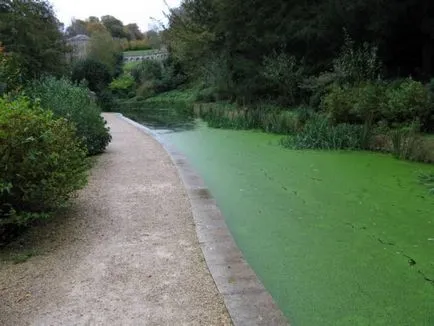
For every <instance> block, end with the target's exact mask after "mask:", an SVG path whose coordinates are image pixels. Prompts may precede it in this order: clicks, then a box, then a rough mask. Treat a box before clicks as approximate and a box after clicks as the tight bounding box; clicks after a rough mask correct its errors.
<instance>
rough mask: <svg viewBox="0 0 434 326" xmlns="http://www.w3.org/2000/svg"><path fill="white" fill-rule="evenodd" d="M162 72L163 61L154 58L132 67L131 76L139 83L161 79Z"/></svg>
mask: <svg viewBox="0 0 434 326" xmlns="http://www.w3.org/2000/svg"><path fill="white" fill-rule="evenodd" d="M162 74H163V72H162V65H161V63H159V62H157V61H152V60H147V61H142V62H141V63H140V64H138V65H137V66H134V67H133V68H132V69H131V76H133V78H134V80H135V81H136V83H137V84H142V83H145V82H149V81H154V80H158V79H161V77H162Z"/></svg>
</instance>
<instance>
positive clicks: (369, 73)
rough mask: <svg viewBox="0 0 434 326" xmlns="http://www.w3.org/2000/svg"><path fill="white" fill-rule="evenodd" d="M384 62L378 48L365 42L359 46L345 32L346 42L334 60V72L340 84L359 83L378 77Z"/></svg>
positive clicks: (336, 80)
mask: <svg viewBox="0 0 434 326" xmlns="http://www.w3.org/2000/svg"><path fill="white" fill-rule="evenodd" d="M381 68H382V63H381V62H380V59H379V57H378V48H377V47H376V46H372V45H370V44H368V43H363V45H362V46H361V47H359V48H357V47H356V46H355V42H354V41H353V40H352V39H351V37H350V36H349V35H348V33H346V32H345V43H344V45H343V46H342V49H341V53H340V54H339V56H338V57H337V58H336V59H334V60H333V73H334V75H335V82H337V83H338V84H341V85H342V84H350V85H354V84H359V83H361V82H364V81H372V80H375V79H378V78H379V77H380V74H381Z"/></svg>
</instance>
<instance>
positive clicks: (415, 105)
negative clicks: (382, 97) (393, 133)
mask: <svg viewBox="0 0 434 326" xmlns="http://www.w3.org/2000/svg"><path fill="white" fill-rule="evenodd" d="M386 95H387V111H386V112H384V117H385V119H387V121H389V122H391V123H411V122H412V121H413V120H414V119H415V118H418V119H419V121H420V122H421V123H422V124H425V123H426V122H427V121H428V119H429V118H431V115H432V114H434V110H433V107H432V106H431V105H430V102H429V94H428V90H427V89H426V87H425V86H424V85H423V84H422V83H420V82H417V81H414V80H412V79H405V80H404V81H402V82H401V83H398V84H397V85H393V84H392V87H389V88H388V90H387V94H386Z"/></svg>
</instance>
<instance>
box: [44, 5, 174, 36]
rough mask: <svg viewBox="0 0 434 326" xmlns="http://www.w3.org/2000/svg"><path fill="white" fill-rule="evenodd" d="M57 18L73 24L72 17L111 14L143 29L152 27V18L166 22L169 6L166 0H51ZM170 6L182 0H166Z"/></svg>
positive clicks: (81, 17)
mask: <svg viewBox="0 0 434 326" xmlns="http://www.w3.org/2000/svg"><path fill="white" fill-rule="evenodd" d="M49 2H50V3H51V4H52V5H53V8H54V11H55V12H56V15H57V18H58V19H59V20H60V21H61V22H62V23H64V24H65V27H67V26H69V25H70V24H71V20H72V18H76V19H85V18H87V17H89V16H96V17H101V16H104V15H111V16H114V17H116V18H117V19H119V20H121V21H122V22H123V23H124V25H126V24H130V23H136V24H137V25H139V27H140V29H141V30H142V31H146V30H148V29H150V28H149V27H150V26H151V24H152V23H153V22H152V19H151V17H152V18H155V19H157V20H161V21H163V22H164V20H165V19H164V14H163V11H164V12H167V11H168V9H167V6H166V5H165V4H164V0H73V1H72V0H49ZM166 2H167V4H168V5H169V6H170V7H177V6H179V4H180V3H181V0H166Z"/></svg>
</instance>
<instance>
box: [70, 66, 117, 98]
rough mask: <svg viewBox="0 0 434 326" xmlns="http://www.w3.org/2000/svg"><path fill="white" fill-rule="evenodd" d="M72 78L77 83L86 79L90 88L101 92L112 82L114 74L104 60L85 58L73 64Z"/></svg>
mask: <svg viewBox="0 0 434 326" xmlns="http://www.w3.org/2000/svg"><path fill="white" fill-rule="evenodd" d="M71 79H72V81H74V82H76V83H81V82H82V81H83V80H86V81H87V83H88V87H89V89H90V90H91V91H94V92H95V93H97V94H99V93H100V92H101V91H103V90H104V89H105V88H107V86H108V85H109V84H110V82H111V80H112V76H111V74H110V69H109V68H108V67H107V66H106V65H105V64H103V63H102V62H99V61H97V60H94V59H84V60H80V61H77V62H76V63H75V64H74V65H73V67H72V76H71Z"/></svg>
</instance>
